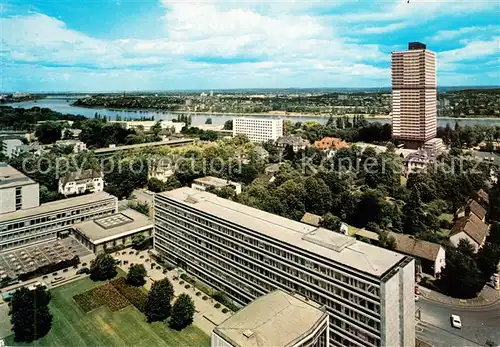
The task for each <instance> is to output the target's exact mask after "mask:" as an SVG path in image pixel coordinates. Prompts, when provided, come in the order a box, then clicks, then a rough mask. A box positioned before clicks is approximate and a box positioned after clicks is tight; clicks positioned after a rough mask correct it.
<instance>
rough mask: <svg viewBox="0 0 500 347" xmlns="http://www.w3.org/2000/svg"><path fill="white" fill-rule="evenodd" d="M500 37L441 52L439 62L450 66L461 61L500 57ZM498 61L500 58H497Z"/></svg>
mask: <svg viewBox="0 0 500 347" xmlns="http://www.w3.org/2000/svg"><path fill="white" fill-rule="evenodd" d="M499 47H500V37H494V38H493V39H492V40H488V41H472V42H469V43H467V44H466V45H465V46H464V47H461V48H457V49H453V50H449V51H444V52H440V53H439V54H438V61H439V62H440V63H441V64H449V63H454V62H460V61H473V60H475V61H477V60H478V59H481V58H485V57H490V56H493V55H498V53H499ZM497 59H498V57H497Z"/></svg>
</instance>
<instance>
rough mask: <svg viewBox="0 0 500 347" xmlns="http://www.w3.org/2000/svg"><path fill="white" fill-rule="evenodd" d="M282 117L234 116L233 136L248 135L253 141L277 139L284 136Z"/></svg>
mask: <svg viewBox="0 0 500 347" xmlns="http://www.w3.org/2000/svg"><path fill="white" fill-rule="evenodd" d="M283 126H284V125H283V120H282V119H265V118H245V117H240V118H234V119H233V136H236V135H239V134H242V135H246V136H247V137H248V139H249V140H250V141H252V142H266V141H268V140H273V141H276V140H277V139H278V138H279V137H281V136H283Z"/></svg>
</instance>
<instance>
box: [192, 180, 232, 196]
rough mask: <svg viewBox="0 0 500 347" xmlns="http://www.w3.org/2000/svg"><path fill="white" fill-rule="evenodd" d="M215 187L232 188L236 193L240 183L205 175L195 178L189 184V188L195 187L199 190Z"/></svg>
mask: <svg viewBox="0 0 500 347" xmlns="http://www.w3.org/2000/svg"><path fill="white" fill-rule="evenodd" d="M209 187H210V188H215V189H221V188H226V187H227V188H231V189H233V190H234V192H235V193H236V194H240V193H241V183H237V182H233V181H229V180H225V179H223V178H218V177H213V176H206V177H201V178H197V179H195V180H194V181H193V183H192V184H191V188H193V189H196V190H201V191H204V190H206V189H207V188H209Z"/></svg>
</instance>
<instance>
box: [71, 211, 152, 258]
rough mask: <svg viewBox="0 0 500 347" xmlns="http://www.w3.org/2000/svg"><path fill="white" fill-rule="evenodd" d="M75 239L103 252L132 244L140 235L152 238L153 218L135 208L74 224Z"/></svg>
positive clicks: (92, 249) (91, 248) (93, 250)
mask: <svg viewBox="0 0 500 347" xmlns="http://www.w3.org/2000/svg"><path fill="white" fill-rule="evenodd" d="M72 229H73V234H74V237H75V239H77V240H78V241H80V243H82V244H83V245H84V246H86V247H87V248H88V249H90V250H91V251H92V252H94V253H96V254H98V253H103V252H105V251H106V249H109V248H114V247H117V246H123V247H128V246H130V245H132V241H133V238H134V237H135V236H138V235H142V236H144V238H145V239H147V238H150V237H151V236H152V234H153V220H152V219H151V218H149V217H147V216H145V215H143V214H142V213H139V212H137V211H135V210H133V209H125V210H122V211H120V212H119V213H116V214H112V215H109V216H106V217H101V218H98V219H93V220H88V221H86V222H83V223H78V224H74V225H73V228H72Z"/></svg>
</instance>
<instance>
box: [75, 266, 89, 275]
mask: <svg viewBox="0 0 500 347" xmlns="http://www.w3.org/2000/svg"><path fill="white" fill-rule="evenodd" d="M89 273H90V270H89V268H88V267H82V268H81V269H80V270H78V271H77V272H76V274H77V275H83V274H89Z"/></svg>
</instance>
